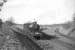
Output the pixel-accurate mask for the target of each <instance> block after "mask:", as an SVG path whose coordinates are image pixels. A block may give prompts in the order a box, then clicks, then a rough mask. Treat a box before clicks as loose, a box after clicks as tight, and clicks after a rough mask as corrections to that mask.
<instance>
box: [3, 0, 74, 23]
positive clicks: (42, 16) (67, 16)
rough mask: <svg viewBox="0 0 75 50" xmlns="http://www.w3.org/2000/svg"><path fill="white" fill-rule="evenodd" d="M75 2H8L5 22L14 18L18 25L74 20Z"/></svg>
mask: <svg viewBox="0 0 75 50" xmlns="http://www.w3.org/2000/svg"><path fill="white" fill-rule="evenodd" d="M74 9H75V1H74V0H8V2H7V3H6V4H5V5H4V7H3V11H2V17H3V19H4V20H6V19H8V18H9V17H11V16H12V17H14V19H15V22H16V23H21V24H23V23H25V22H27V21H34V18H35V20H37V21H38V23H39V24H56V23H62V22H66V21H69V20H71V19H72V15H73V13H74V11H75V10H74Z"/></svg>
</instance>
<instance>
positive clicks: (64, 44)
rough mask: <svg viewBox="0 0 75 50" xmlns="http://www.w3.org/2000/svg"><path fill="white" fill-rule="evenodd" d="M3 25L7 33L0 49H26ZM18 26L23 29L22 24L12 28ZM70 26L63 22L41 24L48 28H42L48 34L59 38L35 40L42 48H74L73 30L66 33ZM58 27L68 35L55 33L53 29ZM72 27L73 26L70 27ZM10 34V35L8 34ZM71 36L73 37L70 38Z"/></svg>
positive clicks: (48, 49) (68, 49) (66, 49)
mask: <svg viewBox="0 0 75 50" xmlns="http://www.w3.org/2000/svg"><path fill="white" fill-rule="evenodd" d="M5 26H6V25H4V26H3V28H2V29H3V30H2V31H3V32H5V33H6V32H7V33H9V34H5V35H6V37H7V40H6V41H5V42H4V44H3V47H1V50H26V48H25V47H24V48H23V47H22V46H21V44H20V42H19V40H18V39H17V38H16V37H15V36H14V33H13V32H12V31H11V30H10V29H9V27H7V26H6V27H5ZM16 27H18V28H20V29H23V25H15V26H13V28H16ZM68 27H70V26H68V25H67V27H66V25H63V24H61V25H60V24H57V25H41V28H48V29H47V30H44V31H43V32H45V33H46V34H48V35H56V36H58V37H59V38H58V39H52V40H37V41H35V42H36V43H37V44H38V45H39V46H40V47H41V48H43V50H75V37H74V35H75V34H74V32H73V33H71V34H70V35H68V32H69V30H71V28H68ZM57 28H58V29H59V30H60V31H61V32H62V33H65V34H64V35H68V36H66V37H64V36H60V35H59V34H56V32H55V30H56V29H57ZM72 28H74V27H72ZM9 35H10V36H9ZM71 37H73V38H71Z"/></svg>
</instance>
